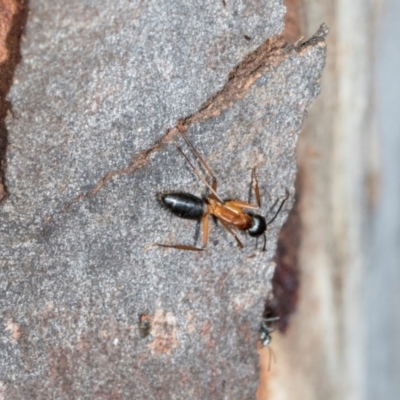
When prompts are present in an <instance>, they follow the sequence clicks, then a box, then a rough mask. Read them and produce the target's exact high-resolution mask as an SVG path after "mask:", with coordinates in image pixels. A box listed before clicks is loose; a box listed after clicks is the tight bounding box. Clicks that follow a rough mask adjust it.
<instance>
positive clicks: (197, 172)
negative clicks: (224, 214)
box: [176, 146, 223, 203]
mask: <svg viewBox="0 0 400 400" xmlns="http://www.w3.org/2000/svg"><path fill="white" fill-rule="evenodd" d="M176 147H177V149H178V151H179V152H180V153H181V154H182V155H183V157H185V159H186V161H187V162H188V164H189V165H190V166H191V167H192V170H193V172H194V173H195V174H196V175H197V176H198V178H199V179H200V180H201V181H202V182H203V183H204V184H205V185H206V186H207V187H208V188H209V189H210V190H211V193H212V194H213V195H214V196H215V197H216V198H217V200H218V201H220V202H221V203H223V200H222V199H221V198H220V197H219V196H218V194H217V192H216V191H215V190H214V189H213V188H212V186H210V185H209V184H208V183H207V181H206V180H205V179H204V178H203V177H202V176H201V174H200V172H199V171H197V169H196V168H195V166H194V165H193V164H192V162H191V161H190V160H189V158H188V156H187V155H186V154H185V153H184V152H183V151H182V149H181V148H180V147H179V146H176Z"/></svg>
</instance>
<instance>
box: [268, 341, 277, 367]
mask: <svg viewBox="0 0 400 400" xmlns="http://www.w3.org/2000/svg"><path fill="white" fill-rule="evenodd" d="M268 353H269V360H268V372H269V371H271V360H272V359H273V360H274V363H275V364H276V356H275V352H274V351H273V350H272V347H268Z"/></svg>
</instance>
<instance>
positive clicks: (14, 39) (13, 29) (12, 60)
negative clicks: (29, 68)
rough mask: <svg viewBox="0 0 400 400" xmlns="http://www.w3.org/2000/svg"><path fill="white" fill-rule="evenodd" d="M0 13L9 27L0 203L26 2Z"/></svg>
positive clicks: (0, 93)
mask: <svg viewBox="0 0 400 400" xmlns="http://www.w3.org/2000/svg"><path fill="white" fill-rule="evenodd" d="M1 12H2V16H1V18H2V19H3V21H2V24H3V25H4V26H9V30H8V34H7V37H6V40H5V42H4V47H5V49H4V54H7V55H8V57H7V59H6V60H5V61H3V62H2V63H0V202H1V201H2V200H4V199H5V198H6V196H7V188H6V184H5V175H6V152H7V145H8V138H7V137H8V132H7V127H6V124H5V119H6V116H7V113H8V112H9V111H10V110H11V105H10V103H9V102H8V101H7V100H6V96H7V94H8V92H9V90H10V88H11V85H12V81H13V77H14V73H15V68H16V66H17V64H18V63H19V62H20V61H21V52H20V45H21V37H22V34H23V32H24V29H25V25H26V21H27V17H28V0H9V1H8V2H3V4H2V10H1ZM11 15H12V16H11ZM9 17H10V18H11V21H10V22H8V21H7V19H8V18H9Z"/></svg>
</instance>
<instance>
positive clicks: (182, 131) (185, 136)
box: [178, 124, 217, 192]
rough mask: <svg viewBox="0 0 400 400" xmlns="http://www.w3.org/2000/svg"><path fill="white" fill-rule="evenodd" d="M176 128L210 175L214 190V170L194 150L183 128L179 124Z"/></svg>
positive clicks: (214, 190) (215, 182) (215, 187)
mask: <svg viewBox="0 0 400 400" xmlns="http://www.w3.org/2000/svg"><path fill="white" fill-rule="evenodd" d="M178 130H179V132H180V133H181V134H182V136H183V137H184V139H185V140H186V143H187V144H188V145H189V147H190V148H191V150H192V151H193V153H194V155H195V156H196V157H197V158H198V160H199V161H200V164H201V165H202V166H203V168H204V169H205V170H206V171H207V172H208V174H209V175H210V176H211V179H212V184H211V187H212V188H213V192H216V191H217V178H216V177H215V175H214V172H213V171H212V169H211V168H210V166H209V165H208V164H207V163H206V160H204V158H203V156H202V155H201V154H200V153H199V152H198V151H197V150H196V148H195V147H194V145H193V143H192V142H191V141H190V140H189V138H188V137H187V135H186V133H185V129H184V128H183V127H182V126H181V125H179V124H178Z"/></svg>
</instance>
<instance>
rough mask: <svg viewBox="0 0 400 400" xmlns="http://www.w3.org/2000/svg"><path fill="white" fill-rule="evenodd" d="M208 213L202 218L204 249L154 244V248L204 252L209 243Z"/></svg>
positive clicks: (180, 245)
mask: <svg viewBox="0 0 400 400" xmlns="http://www.w3.org/2000/svg"><path fill="white" fill-rule="evenodd" d="M208 217H209V215H208V213H207V214H206V215H205V216H204V217H203V218H202V220H201V223H202V225H203V247H202V248H200V247H195V246H187V245H186V244H162V243H154V246H159V247H168V248H171V249H177V250H190V251H204V250H205V247H206V246H207V243H208V230H209V228H208Z"/></svg>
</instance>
